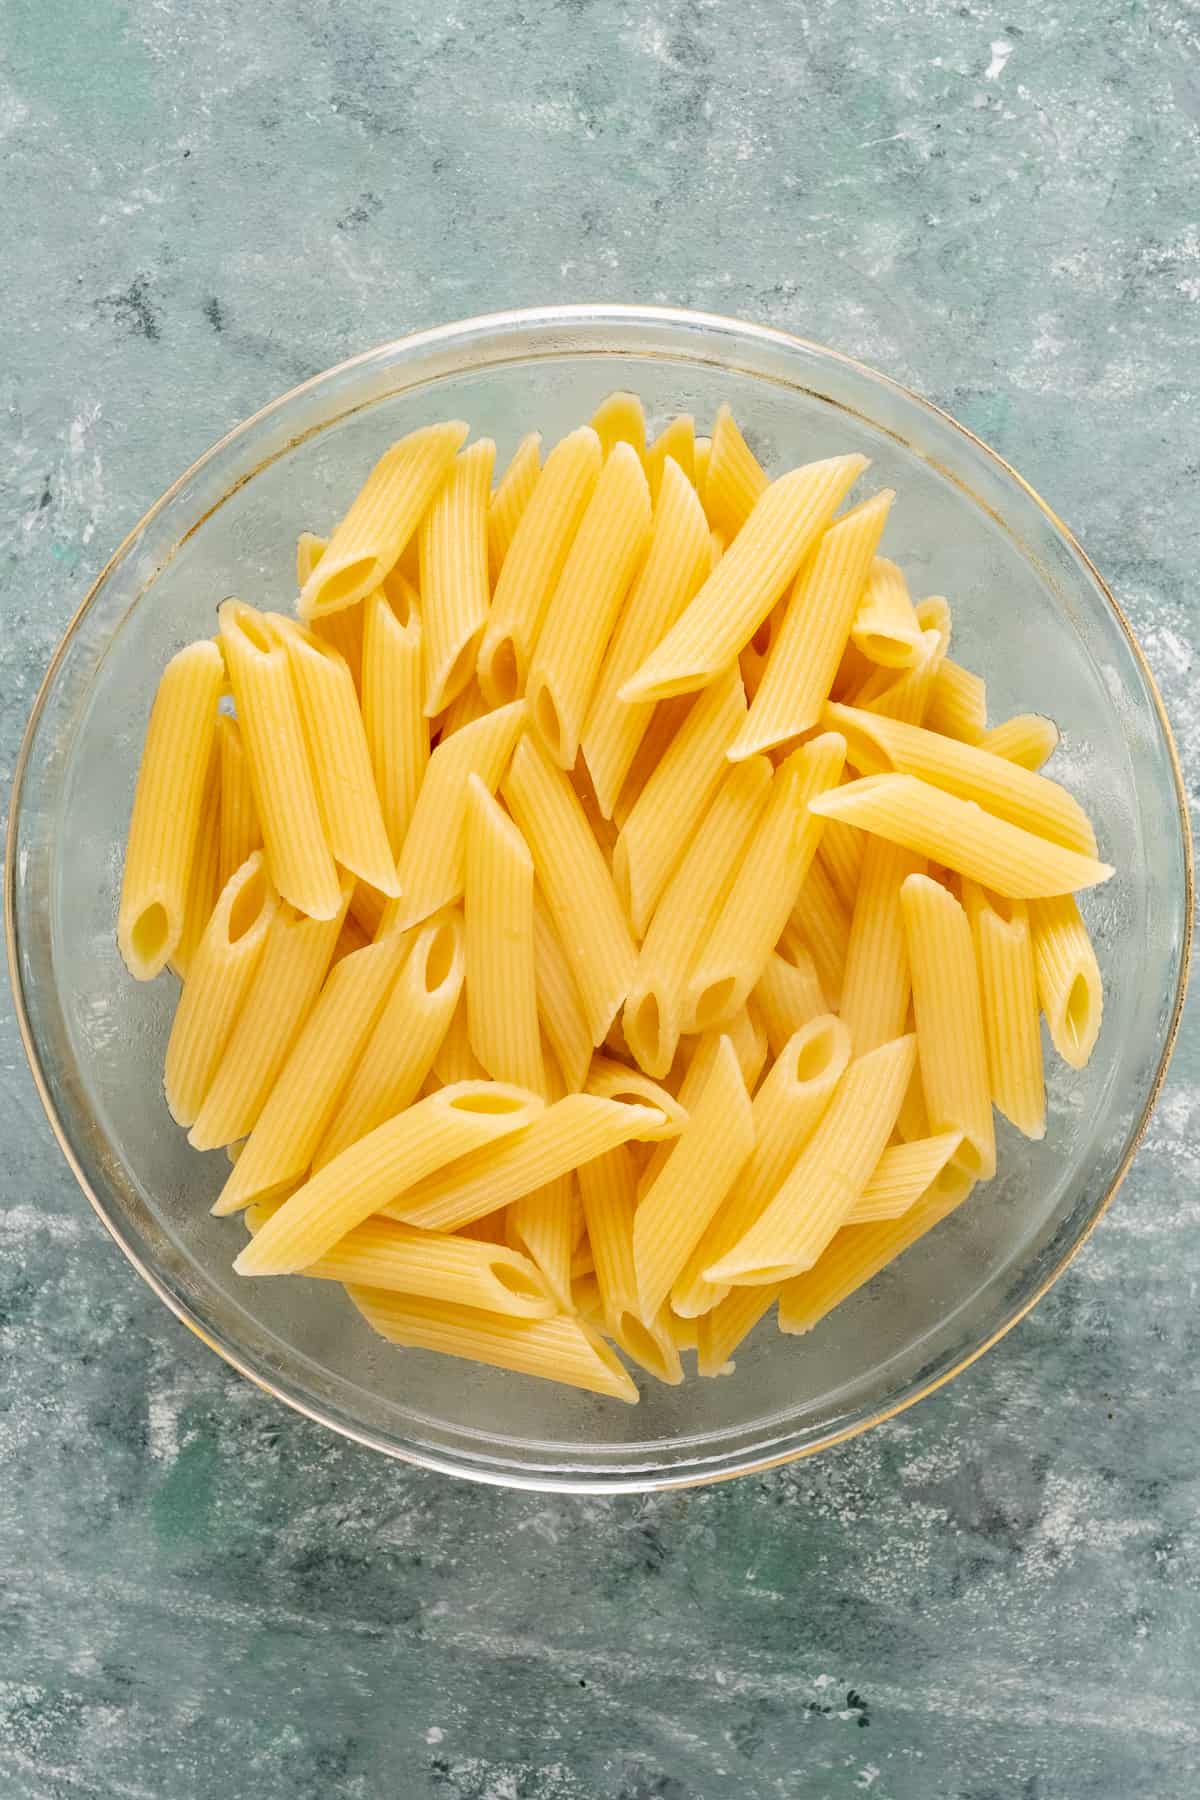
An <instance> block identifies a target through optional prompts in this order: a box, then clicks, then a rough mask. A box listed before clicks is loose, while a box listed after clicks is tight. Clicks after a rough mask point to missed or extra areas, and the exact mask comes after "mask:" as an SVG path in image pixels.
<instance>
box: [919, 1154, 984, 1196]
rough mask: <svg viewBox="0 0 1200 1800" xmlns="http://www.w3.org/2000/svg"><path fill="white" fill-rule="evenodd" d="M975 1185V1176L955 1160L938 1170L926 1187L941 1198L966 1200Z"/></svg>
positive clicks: (927, 1191)
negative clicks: (959, 1165)
mask: <svg viewBox="0 0 1200 1800" xmlns="http://www.w3.org/2000/svg"><path fill="white" fill-rule="evenodd" d="M974 1186H975V1180H974V1177H973V1176H972V1175H969V1174H968V1173H967V1171H966V1169H963V1168H960V1167H958V1165H957V1164H955V1163H953V1162H948V1163H947V1164H946V1166H945V1168H943V1169H939V1170H938V1173H937V1174H936V1175H935V1176H934V1178H933V1180H932V1181H931V1182H930V1184H929V1186H928V1188H927V1189H926V1193H928V1194H931V1195H933V1196H934V1197H936V1198H937V1199H939V1200H965V1199H966V1197H967V1195H968V1194H969V1193H970V1191H971V1189H972V1188H973V1187H974Z"/></svg>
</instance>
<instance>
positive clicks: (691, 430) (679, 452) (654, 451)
mask: <svg viewBox="0 0 1200 1800" xmlns="http://www.w3.org/2000/svg"><path fill="white" fill-rule="evenodd" d="M668 459H670V460H671V461H672V462H673V463H675V465H676V466H677V468H678V469H679V471H680V473H681V474H682V475H683V476H684V479H685V480H686V481H687V484H688V486H689V487H690V488H691V489H692V492H693V493H695V491H696V490H695V486H694V479H695V473H696V421H695V420H694V419H693V418H692V415H691V413H680V414H679V415H678V416H677V417H676V418H674V419H672V420H671V422H670V424H669V425H664V426H663V429H662V430H661V431H660V432H659V434H658V436H657V437H656V438H655V440H654V442H653V443H652V444H650V445H648V446H647V449H646V454H645V456H644V457H643V459H642V460H643V462H644V464H645V468H646V480H647V481H648V483H649V484H650V498H651V500H653V502H654V504H655V505H656V506H657V505H658V496H659V491H660V489H661V487H662V482H663V474H664V471H665V469H666V466H667V461H668Z"/></svg>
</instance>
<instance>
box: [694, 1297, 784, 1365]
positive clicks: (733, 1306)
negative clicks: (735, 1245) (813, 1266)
mask: <svg viewBox="0 0 1200 1800" xmlns="http://www.w3.org/2000/svg"><path fill="white" fill-rule="evenodd" d="M778 1298H779V1285H778V1284H776V1285H774V1286H765V1287H735V1288H730V1289H729V1290H728V1292H727V1293H726V1296H725V1298H724V1299H723V1300H720V1301H718V1302H717V1304H716V1306H714V1307H713V1308H712V1309H711V1311H709V1312H706V1313H701V1315H700V1316H699V1318H698V1319H697V1320H696V1369H697V1372H698V1373H699V1374H701V1375H724V1374H727V1373H728V1371H729V1357H730V1354H731V1352H732V1351H734V1350H736V1349H737V1347H738V1345H739V1344H740V1343H741V1342H742V1340H743V1339H744V1338H746V1337H748V1336H749V1334H750V1333H751V1332H752V1331H753V1330H754V1327H755V1326H756V1325H757V1324H758V1322H759V1320H760V1319H761V1318H763V1317H764V1316H765V1315H766V1314H767V1313H769V1312H770V1310H771V1308H772V1307H773V1306H774V1304H775V1302H776V1300H777V1299H778Z"/></svg>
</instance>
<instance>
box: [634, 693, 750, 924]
mask: <svg viewBox="0 0 1200 1800" xmlns="http://www.w3.org/2000/svg"><path fill="white" fill-rule="evenodd" d="M745 716H746V696H745V693H744V691H743V688H742V678H741V676H740V674H739V673H738V670H737V666H736V664H735V665H734V666H733V667H732V668H731V669H729V670H728V672H727V673H726V674H725V675H723V676H721V677H720V678H719V679H718V680H716V681H714V682H713V684H712V686H711V687H710V688H709V689H708V691H707V692H706V693H704V694H702V695H701V696H700V698H699V700H698V701H697V702H696V704H695V705H694V706H693V708H692V710H691V711H690V712H689V713H688V715H687V718H686V720H685V721H684V723H683V724H682V725H681V726H680V727H679V729H678V731H677V732H676V734H675V737H674V739H673V740H672V742H671V744H670V747H669V748H668V749H667V750H666V752H665V754H664V755H663V757H662V760H661V761H660V762H659V764H658V767H657V768H656V769H655V770H654V773H653V774H652V775H651V776H650V777H649V779H648V780H647V782H646V785H645V786H644V787H643V789H642V791H641V793H640V794H639V795H638V798H637V800H636V802H635V804H634V806H633V807H632V809H631V811H630V812H629V814H628V816H627V818H626V820H625V822H624V824H623V825H622V826H621V832H620V836H619V837H618V838H617V842H616V847H615V849H614V851H613V864H612V872H613V880H614V881H615V882H616V884H617V892H618V893H619V894H620V896H621V899H622V902H623V904H624V907H625V910H626V912H627V913H628V915H629V918H630V921H631V922H632V925H633V929H634V932H635V934H636V935H637V936H638V937H643V936H644V935H645V932H646V927H647V926H648V925H649V923H650V919H651V915H652V914H653V912H654V908H655V907H656V906H657V904H658V902H659V899H660V897H661V895H662V892H663V889H664V888H665V887H666V885H667V882H668V880H669V879H670V877H671V874H672V871H673V870H674V869H675V867H676V865H677V864H678V862H679V860H680V858H681V856H682V855H683V852H684V849H685V847H686V846H687V844H688V843H689V841H690V840H691V837H692V835H693V833H694V832H695V829H696V827H697V825H698V824H699V822H700V820H701V819H702V818H703V816H704V814H705V813H706V812H707V810H708V808H709V806H710V805H711V803H712V799H713V796H714V794H715V793H716V791H717V788H718V787H719V786H720V783H721V781H722V779H723V778H724V776H725V775H726V774H727V772H728V763H727V761H726V757H725V752H726V750H727V749H728V747H729V744H730V743H731V741H732V739H733V737H734V734H735V733H736V732H737V730H738V727H739V725H740V723H741V721H742V720H743V719H744V718H745Z"/></svg>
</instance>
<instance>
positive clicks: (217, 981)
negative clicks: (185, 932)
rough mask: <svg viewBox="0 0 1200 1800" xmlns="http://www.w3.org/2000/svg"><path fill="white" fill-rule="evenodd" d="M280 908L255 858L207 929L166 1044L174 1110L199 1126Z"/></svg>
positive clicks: (230, 886) (226, 890) (239, 872)
mask: <svg viewBox="0 0 1200 1800" xmlns="http://www.w3.org/2000/svg"><path fill="white" fill-rule="evenodd" d="M277 904H278V901H277V897H276V894H275V890H274V888H273V887H272V886H271V883H270V881H269V879H268V878H267V873H266V870H265V869H264V867H263V859H262V854H261V852H259V851H254V852H253V853H252V854H251V855H250V856H249V857H248V858H247V860H246V861H245V863H243V865H242V867H241V868H240V869H235V871H234V873H233V874H232V875H231V876H230V878H229V880H228V881H227V882H226V884H225V886H224V887H223V888H222V890H221V895H220V898H219V899H218V901H217V904H216V907H215V908H214V910H213V914H212V917H211V918H210V919H209V921H208V924H207V925H206V926H205V929H204V932H203V934H202V935H201V938H200V942H199V944H198V945H197V947H196V953H195V955H194V957H193V958H192V963H191V968H190V970H189V972H188V978H187V980H186V981H185V982H184V986H183V993H182V994H181V995H180V997H179V1005H178V1007H177V1008H176V1011H175V1018H174V1020H173V1022H172V1025H171V1036H170V1038H169V1039H168V1042H167V1062H166V1072H165V1087H166V1094H167V1105H168V1107H169V1108H170V1111H171V1117H172V1118H173V1119H174V1120H175V1123H176V1124H177V1125H185V1126H186V1125H192V1124H194V1123H195V1120H196V1116H197V1114H198V1113H199V1111H200V1108H201V1107H202V1106H203V1104H204V1099H205V1096H206V1095H207V1093H208V1091H209V1088H210V1087H211V1086H212V1081H213V1077H214V1075H215V1074H216V1072H217V1068H218V1066H219V1064H220V1061H221V1057H222V1054H223V1052H224V1050H225V1046H226V1044H227V1043H228V1042H229V1037H230V1033H231V1032H232V1031H233V1027H234V1023H235V1021H236V1019H237V1016H238V1013H239V1011H240V1010H241V1007H242V1005H243V1003H244V1001H245V998H246V995H247V993H248V991H249V988H250V984H251V983H252V981H253V980H254V976H255V972H256V971H257V969H258V965H259V963H260V961H261V959H262V954H263V949H264V947H265V945H266V941H267V937H268V935H269V933H270V929H271V922H272V920H273V919H274V917H275V911H276V907H277Z"/></svg>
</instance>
